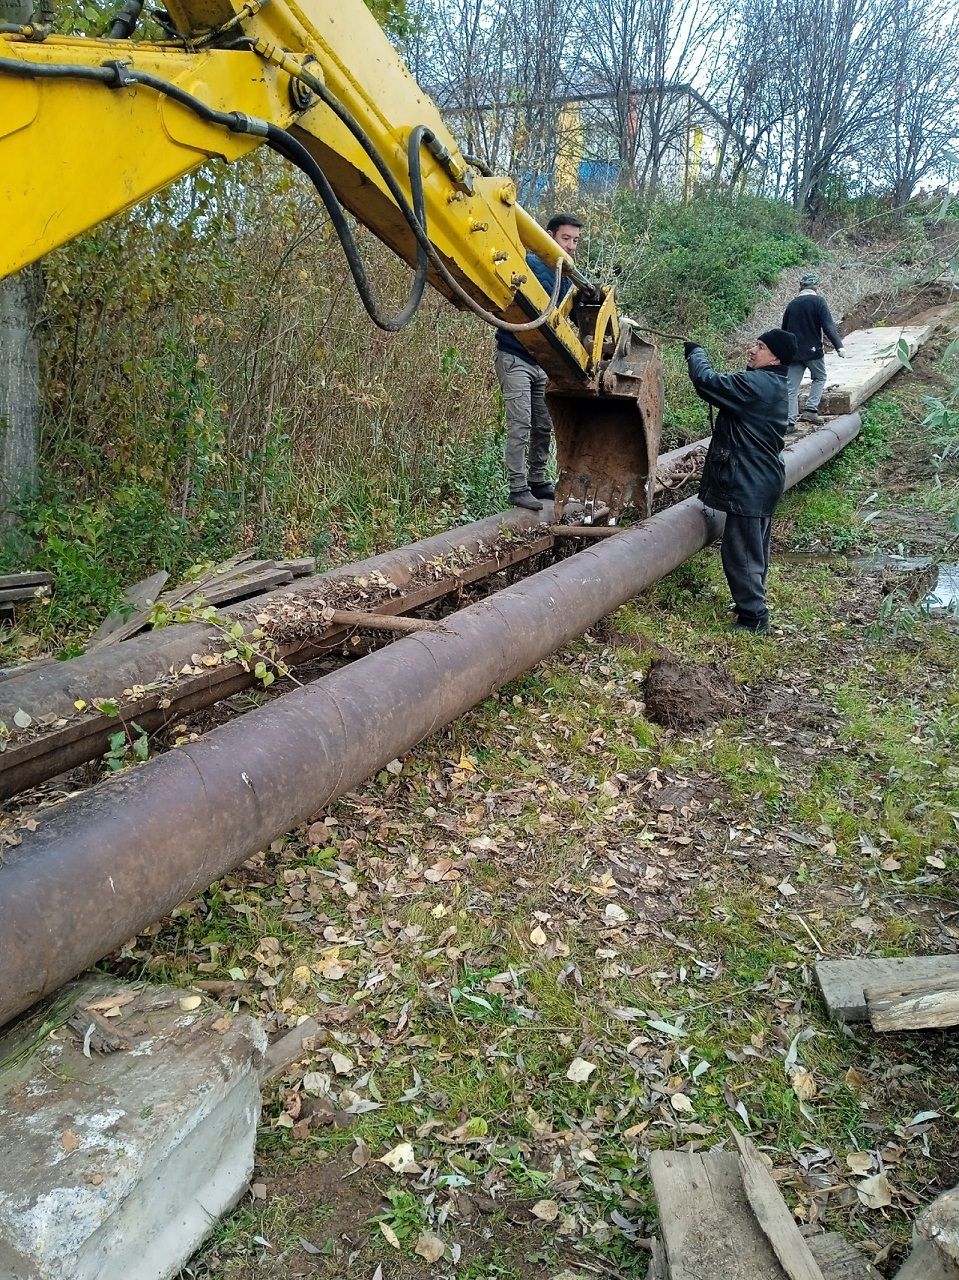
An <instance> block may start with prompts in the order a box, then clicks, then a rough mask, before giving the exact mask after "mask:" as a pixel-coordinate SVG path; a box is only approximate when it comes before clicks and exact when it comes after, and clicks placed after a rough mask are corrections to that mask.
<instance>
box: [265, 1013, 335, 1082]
mask: <svg viewBox="0 0 959 1280" xmlns="http://www.w3.org/2000/svg"><path fill="white" fill-rule="evenodd" d="M322 1031H323V1029H322V1027H321V1026H320V1024H319V1023H318V1022H317V1021H316V1019H315V1018H305V1019H304V1020H303V1022H300V1023H298V1024H297V1025H296V1026H295V1027H294V1028H293V1030H292V1031H288V1032H287V1033H286V1035H285V1036H280V1038H279V1040H275V1041H274V1042H273V1044H271V1045H270V1046H269V1048H268V1049H267V1051H266V1054H265V1055H264V1057H263V1066H262V1067H261V1069H260V1079H261V1080H262V1081H263V1083H264V1084H265V1083H266V1082H267V1081H268V1080H272V1079H274V1078H275V1077H276V1076H278V1075H281V1074H282V1073H283V1072H284V1071H285V1070H286V1069H287V1067H289V1066H291V1065H292V1063H294V1062H297V1061H298V1060H299V1059H300V1058H302V1057H305V1055H306V1054H307V1053H308V1052H311V1051H310V1050H308V1049H306V1048H304V1043H305V1041H307V1040H312V1039H314V1038H315V1037H316V1036H319V1035H321V1034H322Z"/></svg>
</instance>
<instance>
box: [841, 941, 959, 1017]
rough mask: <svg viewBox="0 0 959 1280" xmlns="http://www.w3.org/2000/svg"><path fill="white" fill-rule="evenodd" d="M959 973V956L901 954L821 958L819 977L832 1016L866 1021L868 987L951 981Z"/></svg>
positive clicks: (867, 1015) (867, 1013)
mask: <svg viewBox="0 0 959 1280" xmlns="http://www.w3.org/2000/svg"><path fill="white" fill-rule="evenodd" d="M957 975H959V955H946V956H897V957H894V958H892V959H867V958H864V957H856V958H855V959H851V960H820V961H819V963H818V964H817V965H816V980H817V981H818V983H819V989H820V991H821V992H822V996H823V1000H825V1002H826V1008H827V1009H828V1011H829V1015H830V1017H832V1018H838V1019H841V1020H842V1021H843V1022H866V1021H867V1020H868V1018H869V1009H868V1006H867V1004H866V992H865V988H866V987H867V986H873V987H877V986H881V985H886V986H891V985H893V984H895V983H905V982H923V981H926V980H930V981H938V980H940V979H942V980H943V981H948V980H949V979H951V978H955V977H956V976H957Z"/></svg>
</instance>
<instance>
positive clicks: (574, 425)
mask: <svg viewBox="0 0 959 1280" xmlns="http://www.w3.org/2000/svg"><path fill="white" fill-rule="evenodd" d="M546 400H547V403H548V405H549V411H550V416H551V417H552V419H553V427H554V429H555V432H556V458H557V469H558V473H559V474H558V479H557V482H556V504H555V508H554V510H555V514H556V519H557V520H559V519H561V518H562V514H563V508H564V507H565V506H566V504H567V503H572V502H575V503H582V504H583V505H584V507H585V508H586V511H587V514H590V513H593V512H602V518H603V519H607V520H609V521H610V522H612V521H613V520H616V519H618V518H619V516H620V515H621V514H622V512H623V511H625V510H626V509H627V508H628V507H634V508H635V509H636V510H637V511H639V512H641V514H642V515H644V516H648V515H650V514H651V512H652V503H653V490H654V487H655V483H656V459H657V458H658V456H659V440H660V435H661V433H662V427H663V370H662V364H661V362H660V359H659V352H658V351H657V350H656V348H655V347H654V346H653V345H652V344H651V343H648V342H644V341H643V340H642V339H641V338H638V337H637V336H636V334H635V331H634V330H632V329H630V328H628V327H626V326H624V328H623V330H622V333H621V335H620V340H619V343H618V345H617V348H616V353H615V355H614V356H613V358H612V359H611V360H609V361H608V362H606V364H605V365H603V366H601V368H600V370H599V373H598V376H597V379H596V390H595V391H584V392H582V393H578V394H577V393H571V392H568V391H548V392H547V395H546Z"/></svg>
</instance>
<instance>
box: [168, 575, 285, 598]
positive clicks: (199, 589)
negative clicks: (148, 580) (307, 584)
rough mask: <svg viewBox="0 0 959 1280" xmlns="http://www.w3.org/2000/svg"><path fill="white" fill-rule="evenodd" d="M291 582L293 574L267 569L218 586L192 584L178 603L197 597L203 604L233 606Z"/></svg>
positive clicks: (232, 579) (230, 579)
mask: <svg viewBox="0 0 959 1280" xmlns="http://www.w3.org/2000/svg"><path fill="white" fill-rule="evenodd" d="M292 581H293V574H292V573H290V572H289V571H288V570H286V569H269V570H267V572H265V573H257V574H254V575H252V576H250V577H242V578H233V577H231V578H228V579H227V581H226V582H224V583H222V584H220V585H219V586H217V585H213V583H212V582H209V583H203V582H197V583H194V584H193V585H192V586H191V588H190V590H189V592H188V593H187V594H186V595H185V596H183V597H181V598H180V602H182V603H186V604H188V603H189V602H190V601H191V600H193V599H194V598H195V597H197V596H202V597H203V602H204V604H212V605H221V604H233V603H234V602H235V601H237V600H246V599H247V598H248V597H249V596H259V595H262V594H263V592H264V591H272V590H273V588H274V587H285V586H286V585H287V583H290V582H292Z"/></svg>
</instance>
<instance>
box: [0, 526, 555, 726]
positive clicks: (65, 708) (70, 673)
mask: <svg viewBox="0 0 959 1280" xmlns="http://www.w3.org/2000/svg"><path fill="white" fill-rule="evenodd" d="M539 523H540V521H539V519H537V518H536V517H535V516H533V515H532V514H531V513H530V512H528V511H521V510H519V509H518V508H514V509H512V510H510V511H504V512H502V513H500V514H499V515H495V516H487V517H486V519H485V520H477V521H476V522H475V523H474V524H469V525H463V526H461V527H460V528H458V529H449V530H447V531H446V532H445V533H438V534H435V535H434V536H433V537H432V538H425V539H424V540H423V541H422V542H413V543H410V544H409V545H408V546H405V547H396V548H394V549H393V550H391V551H384V552H383V553H382V554H381V555H376V556H371V557H370V558H369V559H367V560H360V561H358V562H356V563H355V564H348V565H342V566H340V567H339V568H337V569H331V570H329V571H328V572H326V573H318V574H314V575H312V576H311V577H308V578H298V579H297V580H296V581H295V582H292V583H290V584H289V585H288V586H285V587H280V588H279V589H278V590H277V591H272V592H269V593H268V594H266V595H262V596H258V597H257V598H256V599H255V600H253V601H250V600H244V601H243V602H242V603H240V604H237V605H232V606H227V607H225V608H224V609H221V610H219V611H218V612H219V613H221V614H223V615H225V616H227V617H230V616H235V617H244V616H249V615H250V614H251V612H252V613H256V612H257V611H258V610H259V609H262V608H263V606H264V605H265V604H266V603H267V602H268V601H269V600H270V599H272V598H273V597H274V596H276V595H294V596H295V595H298V594H301V593H315V592H316V591H317V589H318V588H320V589H322V584H323V583H330V582H339V581H343V580H344V579H345V580H347V581H352V579H353V578H356V577H369V576H370V575H371V574H374V573H380V574H382V575H383V577H385V578H388V579H389V580H390V581H391V582H393V583H395V585H396V586H397V587H399V588H401V589H402V588H403V587H404V586H406V584H407V583H408V582H409V580H410V577H411V576H412V574H413V573H414V572H415V570H416V569H417V568H418V567H420V566H421V565H423V564H425V563H427V562H428V561H430V560H434V559H437V558H439V557H441V556H447V555H450V554H451V553H452V552H455V551H458V550H459V549H460V548H465V549H466V550H467V551H469V552H472V553H476V554H482V552H483V549H484V548H488V547H489V546H490V544H491V543H494V542H496V541H497V540H498V539H499V538H501V537H502V535H503V532H504V530H505V531H510V530H513V531H519V530H524V529H532V528H535V527H536V526H537V525H538V524H539ZM222 639H223V636H222V632H221V631H220V630H219V629H218V628H216V627H211V626H208V625H205V624H203V623H195V622H194V623H183V624H180V625H177V626H171V627H164V628H162V629H161V630H158V631H148V632H145V633H144V634H143V635H141V636H134V637H133V639H131V640H126V641H124V643H123V644H122V645H119V646H111V647H109V648H107V649H95V650H93V651H92V652H91V653H87V654H83V655H81V656H80V657H78V658H72V659H70V661H68V662H55V663H51V664H50V665H49V666H46V667H39V668H38V669H37V670H35V671H27V672H24V673H23V675H17V674H16V672H11V673H10V675H9V676H8V677H7V678H6V679H4V680H0V721H2V722H3V723H4V724H6V725H7V726H8V728H9V727H12V726H13V724H14V716H15V715H16V713H17V712H18V711H19V710H21V709H22V710H24V711H26V712H28V713H29V715H31V716H32V717H33V719H34V720H39V719H40V717H41V716H44V715H56V716H70V715H73V714H74V707H73V704H74V702H75V701H76V700H77V699H78V698H82V699H83V700H84V701H85V702H87V703H88V704H92V703H93V700H94V698H117V697H119V696H120V694H121V693H122V691H123V690H124V689H131V688H133V686H134V685H144V686H145V685H150V684H152V683H153V682H154V681H157V680H162V679H163V678H164V677H165V676H167V675H168V674H169V672H170V671H171V670H173V671H179V670H180V668H181V667H182V666H183V665H184V664H185V663H189V662H190V659H191V657H192V655H193V654H195V653H209V652H210V650H211V649H214V648H216V646H217V644H218V642H222ZM221 647H222V643H221Z"/></svg>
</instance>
